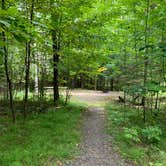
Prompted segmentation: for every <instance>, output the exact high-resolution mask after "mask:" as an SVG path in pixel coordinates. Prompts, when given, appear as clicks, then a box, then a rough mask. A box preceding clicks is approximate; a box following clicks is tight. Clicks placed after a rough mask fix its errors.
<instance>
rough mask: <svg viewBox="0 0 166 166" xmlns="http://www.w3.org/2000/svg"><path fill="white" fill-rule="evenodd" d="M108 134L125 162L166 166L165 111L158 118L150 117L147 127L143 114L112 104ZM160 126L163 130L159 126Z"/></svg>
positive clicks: (108, 110) (109, 110)
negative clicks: (127, 160) (142, 119)
mask: <svg viewBox="0 0 166 166" xmlns="http://www.w3.org/2000/svg"><path fill="white" fill-rule="evenodd" d="M106 109H107V114H108V124H107V125H108V132H109V134H110V135H111V136H112V137H113V139H114V144H116V148H117V149H118V151H120V153H121V154H122V156H123V157H124V158H127V159H129V160H131V161H132V162H134V163H135V164H136V165H153V166H155V165H162V166H164V165H165V157H166V153H165V151H166V149H165V147H166V144H165V143H166V140H165V138H166V132H165V119H164V114H165V113H164V110H163V111H162V112H161V113H160V115H158V117H157V118H156V117H151V115H150V112H149V113H148V114H147V117H148V121H147V122H146V124H143V123H142V121H140V119H141V110H136V109H131V108H130V107H128V106H126V108H124V106H123V105H118V104H117V103H114V104H108V105H107V107H106ZM158 124H160V126H159V125H158Z"/></svg>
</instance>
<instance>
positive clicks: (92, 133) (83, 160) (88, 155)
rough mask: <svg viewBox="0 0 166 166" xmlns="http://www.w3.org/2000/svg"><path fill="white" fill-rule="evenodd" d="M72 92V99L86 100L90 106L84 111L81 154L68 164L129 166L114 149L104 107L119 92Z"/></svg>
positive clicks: (73, 165) (80, 165)
mask: <svg viewBox="0 0 166 166" xmlns="http://www.w3.org/2000/svg"><path fill="white" fill-rule="evenodd" d="M72 94H73V97H72V99H77V100H78V101H80V102H85V103H86V104H89V105H90V107H89V109H88V110H87V111H86V112H84V120H83V126H82V133H83V142H82V144H81V146H80V148H81V155H80V156H79V157H78V158H76V159H75V160H73V161H70V162H68V163H67V164H66V166H129V164H127V163H125V162H124V161H123V160H122V159H121V158H120V157H119V155H117V154H116V153H115V152H114V151H113V150H112V147H111V142H110V140H111V138H110V136H109V135H107V134H106V127H105V125H106V115H105V111H104V108H103V107H102V106H103V104H104V103H105V102H106V101H108V100H110V98H111V99H112V98H116V97H117V96H118V95H119V93H117V92H114V93H112V94H111V93H105V94H104V93H102V92H94V93H93V92H92V91H85V92H84V91H82V92H78V91H74V92H72Z"/></svg>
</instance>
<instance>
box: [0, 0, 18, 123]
mask: <svg viewBox="0 0 166 166" xmlns="http://www.w3.org/2000/svg"><path fill="white" fill-rule="evenodd" d="M2 10H5V0H2ZM2 40H3V42H4V43H5V44H6V43H7V41H6V35H5V32H4V31H3V32H2ZM3 50H4V67H5V74H6V80H7V86H8V90H9V100H10V110H11V114H12V121H13V123H15V119H16V118H15V111H14V106H13V92H12V90H13V89H12V80H11V78H10V74H9V67H8V50H7V47H6V45H5V46H3Z"/></svg>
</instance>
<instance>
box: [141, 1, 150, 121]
mask: <svg viewBox="0 0 166 166" xmlns="http://www.w3.org/2000/svg"><path fill="white" fill-rule="evenodd" d="M146 2H147V8H146V20H145V55H144V80H143V84H144V88H145V93H146V84H147V76H148V48H147V45H148V19H149V4H150V0H147V1H146ZM145 95H146V94H145ZM145 95H144V96H143V98H142V104H143V120H144V123H145V121H146V96H145Z"/></svg>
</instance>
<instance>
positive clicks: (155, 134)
mask: <svg viewBox="0 0 166 166" xmlns="http://www.w3.org/2000/svg"><path fill="white" fill-rule="evenodd" d="M161 135H162V131H161V129H160V128H159V127H158V126H148V127H146V128H145V129H142V136H143V139H144V140H145V141H146V142H148V143H158V142H159V141H160V140H161V138H160V136H161Z"/></svg>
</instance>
